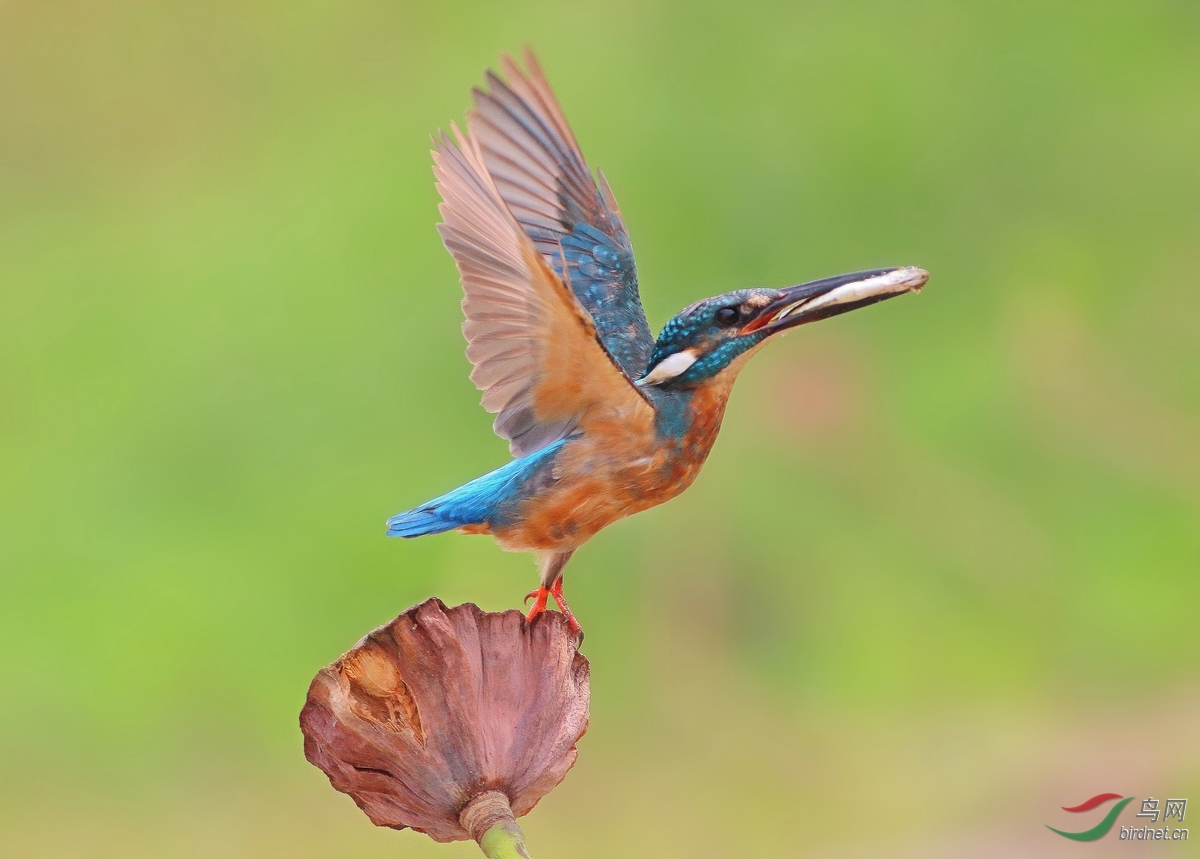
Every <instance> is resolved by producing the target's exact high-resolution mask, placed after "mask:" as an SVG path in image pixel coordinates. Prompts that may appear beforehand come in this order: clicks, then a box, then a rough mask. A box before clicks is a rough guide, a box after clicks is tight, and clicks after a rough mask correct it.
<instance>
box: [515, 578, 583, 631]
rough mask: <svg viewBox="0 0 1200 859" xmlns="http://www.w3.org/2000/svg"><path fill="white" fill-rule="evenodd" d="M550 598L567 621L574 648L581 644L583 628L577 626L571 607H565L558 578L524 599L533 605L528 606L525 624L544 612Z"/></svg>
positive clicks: (565, 603) (565, 602) (560, 582)
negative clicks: (573, 637) (573, 638)
mask: <svg viewBox="0 0 1200 859" xmlns="http://www.w3.org/2000/svg"><path fill="white" fill-rule="evenodd" d="M550 597H554V602H555V604H556V605H557V606H558V610H559V611H560V612H562V614H563V617H565V618H566V619H567V626H568V628H569V629H570V630H571V634H572V635H574V636H575V648H576V649H578V648H579V645H581V644H583V627H581V626H580V625H579V621H578V620H576V619H575V613H574V612H573V611H571V607H570V606H568V605H567V601H566V600H565V599H564V598H563V592H562V579H561V578H560V579H559V580H558V581H556V582H555V583H554V584H553V585H552V586H550V587H548V588H546V587H539V588H538V589H537V590H533V591H530V592H529V593H528V595H526V597H525V602H526V603H528V602H529V601H530V600H533V605H532V606H530V608H529V612H528V613H527V614H526V615H525V622H526V623H533V621H534V619H535V618H537V616H538V615H539V614H542V613H543V612H545V611H546V603H547V601H548V600H549V598H550Z"/></svg>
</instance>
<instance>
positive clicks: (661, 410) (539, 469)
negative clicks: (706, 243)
mask: <svg viewBox="0 0 1200 859" xmlns="http://www.w3.org/2000/svg"><path fill="white" fill-rule="evenodd" d="M524 60H525V62H524V67H522V66H521V65H519V64H518V63H517V62H516V61H515V60H514V59H513V58H512V57H510V56H504V57H503V58H502V59H501V69H502V70H503V76H500V75H497V74H496V73H495V72H493V71H489V72H487V75H486V81H487V85H486V87H484V88H478V87H477V88H475V89H474V90H472V96H473V101H474V107H473V108H472V109H471V110H470V111H469V113H468V114H467V121H466V124H465V128H464V129H460V128H459V127H458V126H457V125H456V124H453V123H452V124H451V133H450V134H446V133H444V132H442V133H440V134H439V135H438V136H437V137H436V138H435V148H434V150H433V153H432V155H433V163H434V167H433V172H434V176H435V178H436V181H437V190H438V192H439V194H440V195H441V200H442V202H441V204H440V205H439V207H438V211H439V213H440V215H441V223H440V224H439V225H438V232H439V233H440V234H441V237H442V241H443V243H444V244H445V246H446V250H448V251H449V252H450V255H451V256H452V257H453V258H454V262H455V264H456V265H457V268H458V273H459V277H460V280H461V282H462V287H463V292H464V295H465V297H464V299H463V302H462V308H463V312H464V315H465V317H466V320H465V322H464V323H463V334H464V335H465V336H466V340H467V358H468V359H469V360H470V362H471V364H472V365H473V368H474V369H473V371H472V372H471V381H473V382H474V383H475V385H476V386H477V387H478V388H479V389H480V390H481V391H482V392H483V396H482V404H483V407H484V408H485V409H486V410H487V411H489V412H491V413H493V414H495V415H496V418H495V422H494V424H493V429H494V430H495V432H496V434H497V435H499V436H500V437H501V438H503V439H506V440H507V441H508V445H509V450H510V452H511V453H512V456H513V459H512V460H511V461H510V462H508V463H506V464H505V465H502V466H501V467H500V468H497V469H496V470H495V471H492V472H490V473H488V474H485V475H483V476H482V477H478V478H476V479H475V480H472V481H470V482H469V483H466V484H464V485H463V486H460V487H458V488H457V489H454V490H452V491H450V492H447V493H446V494H445V495H442V496H440V497H438V498H435V499H433V500H432V501H429V502H427V503H425V504H422V505H421V506H419V507H415V508H413V509H412V510H408V511H406V512H404V513H399V514H397V515H396V516H393V517H392V518H390V519H388V520H387V533H388V535H389V536H394V537H419V536H422V535H424V534H437V533H441V532H444V531H452V530H457V531H460V532H462V533H466V534H490V535H492V537H493V538H495V540H496V541H497V543H499V544H500V546H501V547H502V548H503V549H506V550H509V551H532V552H533V553H534V555H535V557H536V560H537V565H538V572H539V586H538V588H537V589H536V590H534V591H533V592H532V593H530V594H529V595H528V596H527V597H526V602H528V601H529V600H530V599H532V600H533V605H532V607H531V608H530V609H529V612H528V620H529V621H530V622H532V621H533V619H534V618H535V617H537V616H538V615H539V614H541V613H542V612H544V611H545V610H546V605H547V601H548V599H549V598H551V597H552V598H553V599H554V601H555V603H556V604H557V606H558V609H559V611H561V612H562V613H563V615H564V616H565V617H566V618H567V620H568V621H569V623H570V625H571V629H572V630H573V631H574V632H575V633H576V634H577V635H581V634H582V631H581V629H580V625H579V622H578V621H577V620H576V618H575V616H574V614H573V613H572V612H571V609H570V608H569V606H568V605H567V602H566V599H565V598H564V596H563V568H564V567H565V566H566V564H567V562H568V561H569V560H570V559H571V556H572V555H573V554H574V553H575V551H576V550H577V549H579V548H580V547H581V546H582V545H583V544H584V543H586V542H587V541H588V540H589V539H591V538H592V537H593V536H594V535H595V534H596V533H597V532H598V531H600V530H601V529H602V528H604V527H605V526H607V525H611V524H612V523H613V522H616V521H618V520H620V519H624V518H625V517H626V516H630V515H632V514H634V513H638V512H640V511H642V510H646V509H648V508H650V507H654V506H656V505H658V504H662V503H663V502H664V501H668V500H670V499H671V498H674V497H675V496H676V495H678V494H679V493H681V492H683V491H684V490H685V489H687V488H688V486H690V485H691V483H692V481H693V480H695V479H696V475H697V474H698V473H699V471H700V468H701V466H702V465H703V464H704V461H705V459H706V458H707V457H708V454H709V451H710V450H711V449H712V446H713V442H714V441H715V440H716V438H717V432H718V431H719V430H720V427H721V419H722V417H723V416H724V414H725V405H726V402H727V401H728V399H729V392H730V389H731V388H732V387H733V383H734V380H735V379H736V378H737V376H738V373H739V372H740V371H741V369H742V368H743V367H744V366H745V365H746V362H747V361H748V360H749V358H750V356H751V355H754V354H755V353H756V352H757V351H758V350H759V349H761V348H762V347H763V346H764V345H766V344H767V343H768V342H770V341H771V340H773V339H775V338H776V337H777V336H778V335H780V334H782V333H783V332H785V331H788V330H789V329H792V328H795V327H797V326H799V325H804V324H806V323H809V322H815V321H817V320H818V319H825V318H827V317H830V316H836V315H838V314H841V313H845V312H847V311H850V310H854V309H856V308H859V307H865V306H867V305H868V304H874V303H876V302H878V301H883V300H884V299H887V298H891V297H893V296H896V295H901V294H903V293H906V292H916V291H918V290H920V289H921V287H922V286H924V285H925V282H926V281H927V280H928V279H929V274H928V272H926V271H924V270H923V269H920V268H916V267H913V266H908V267H899V268H877V269H872V270H870V271H859V272H854V273H853V274H842V275H838V276H836V277H826V278H823V279H821V280H814V281H809V282H807V283H802V284H800V285H798V286H789V287H786V288H783V289H768V288H750V289H737V290H734V291H733V292H727V293H725V294H723V295H718V296H715V297H713V298H705V299H703V300H701V301H697V302H696V303H695V304H692V305H691V306H689V307H686V308H684V309H683V310H682V311H680V312H679V313H678V314H676V315H675V316H674V318H672V319H671V320H670V321H669V322H667V324H666V325H665V326H664V327H663V329H662V331H661V333H659V335H658V337H657V338H655V337H654V336H653V335H652V334H651V331H650V326H649V325H648V324H647V322H646V314H645V312H644V311H643V310H642V304H641V298H640V296H639V293H638V277H637V269H636V268H635V266H634V260H633V246H632V245H631V243H630V240H629V233H628V231H627V230H626V228H625V223H624V221H623V220H622V218H621V210H620V209H619V208H618V206H617V201H616V199H615V198H614V197H613V194H612V190H611V189H610V188H609V185H608V182H607V180H606V179H605V178H604V174H603V172H602V171H597V173H596V175H595V176H593V174H592V172H591V169H590V168H589V167H588V165H587V162H586V161H585V160H584V157H583V153H582V151H581V150H580V148H579V144H578V142H577V141H576V139H575V135H574V134H573V133H572V131H571V127H570V126H569V125H568V124H567V120H566V117H565V116H564V115H563V111H562V108H561V107H560V106H559V103H558V100H557V99H556V98H555V96H554V93H553V92H552V91H551V89H550V85H549V83H548V82H547V81H546V76H545V74H544V73H543V72H542V69H541V66H540V65H539V64H538V61H537V59H536V57H535V56H534V55H533V53H532V51H530V50H528V49H527V50H526V52H525V57H524Z"/></svg>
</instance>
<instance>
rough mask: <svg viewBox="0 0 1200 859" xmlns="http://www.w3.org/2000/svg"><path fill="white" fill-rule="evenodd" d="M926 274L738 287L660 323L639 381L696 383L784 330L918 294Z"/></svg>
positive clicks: (864, 274) (903, 271) (883, 273)
mask: <svg viewBox="0 0 1200 859" xmlns="http://www.w3.org/2000/svg"><path fill="white" fill-rule="evenodd" d="M927 280H929V273H928V272H927V271H925V270H924V269H919V268H915V267H908V268H881V269H874V270H872V271H859V272H855V273H854V274H843V275H838V276H837V277H827V278H824V279H822V280H814V281H812V282H810V283H802V284H800V285H799V286H792V287H788V288H787V289H739V290H737V291H736V292H727V293H725V294H724V295H718V296H716V297H714V298H706V299H704V300H703V301H698V302H696V303H695V304H693V305H692V306H691V307H687V308H685V309H684V310H682V311H680V312H679V313H678V314H676V315H675V317H674V318H673V319H672V320H671V321H670V322H668V323H667V324H666V325H665V326H663V330H662V333H661V334H659V335H658V341H657V342H656V343H655V344H654V353H653V354H652V355H651V356H650V364H649V366H647V368H646V372H645V374H644V375H643V376H642V378H641V379H639V380H638V382H637V384H638V385H641V386H646V385H661V386H663V387H664V388H666V387H680V388H687V387H692V386H695V385H698V384H700V383H702V382H704V381H707V380H708V379H711V378H713V377H715V376H717V375H718V374H719V373H721V372H722V371H724V370H725V369H727V368H728V367H730V366H731V365H734V363H735V362H736V361H737V359H738V358H740V357H742V356H743V355H745V354H746V353H748V352H749V351H750V350H752V349H754V348H755V347H757V346H759V345H761V344H762V343H764V342H765V341H766V340H768V339H769V338H771V337H772V336H774V335H776V334H779V333H781V332H784V331H787V330H788V329H789V328H795V327H796V326H797V325H803V324H805V323H806V322H816V321H817V320H818V319H825V318H827V317H829V316H837V315H838V314H839V313H845V312H846V311H848V310H854V309H856V308H859V307H866V306H867V305H868V304H874V303H875V302H877V301H883V300H884V299H885V298H891V297H892V296H896V295H901V294H903V293H905V292H917V291H919V290H920V289H921V287H923V286H924V285H925V282H926V281H927Z"/></svg>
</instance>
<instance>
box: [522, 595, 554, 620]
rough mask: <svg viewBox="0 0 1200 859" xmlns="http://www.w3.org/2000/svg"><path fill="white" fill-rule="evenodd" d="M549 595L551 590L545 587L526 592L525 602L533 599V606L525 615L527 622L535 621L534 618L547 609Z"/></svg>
mask: <svg viewBox="0 0 1200 859" xmlns="http://www.w3.org/2000/svg"><path fill="white" fill-rule="evenodd" d="M549 596H550V590H549V589H548V588H543V587H539V588H538V589H537V590H536V591H530V592H529V593H527V594H525V602H529V601H530V600H533V608H531V609H529V614H527V615H525V620H526V622H527V623H533V619H534V618H535V617H537V616H538V615H539V614H541V613H542V612H544V611H545V610H546V599H547V597H549Z"/></svg>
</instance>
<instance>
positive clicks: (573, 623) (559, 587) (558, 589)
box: [550, 575, 583, 641]
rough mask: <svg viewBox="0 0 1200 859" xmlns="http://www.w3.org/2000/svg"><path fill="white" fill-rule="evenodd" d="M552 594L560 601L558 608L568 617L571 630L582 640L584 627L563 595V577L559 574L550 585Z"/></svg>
mask: <svg viewBox="0 0 1200 859" xmlns="http://www.w3.org/2000/svg"><path fill="white" fill-rule="evenodd" d="M550 596H552V597H554V601H555V602H556V603H558V610H559V611H561V612H562V613H563V617H565V618H566V619H567V623H568V624H569V625H570V627H571V632H573V633H575V635H577V636H579V639H580V641H582V640H583V627H581V626H580V625H579V621H577V620H576V619H575V613H574V612H572V611H571V607H570V606H569V605H567V600H566V598H565V597H564V596H563V577H562V575H559V577H558V578H557V579H555V581H554V584H552V585H551V586H550Z"/></svg>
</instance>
